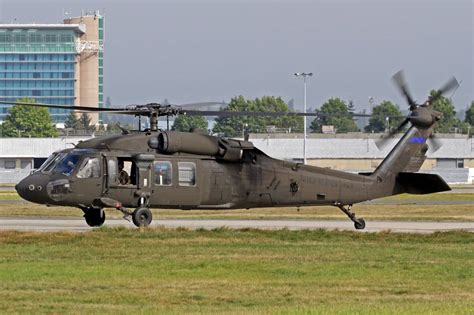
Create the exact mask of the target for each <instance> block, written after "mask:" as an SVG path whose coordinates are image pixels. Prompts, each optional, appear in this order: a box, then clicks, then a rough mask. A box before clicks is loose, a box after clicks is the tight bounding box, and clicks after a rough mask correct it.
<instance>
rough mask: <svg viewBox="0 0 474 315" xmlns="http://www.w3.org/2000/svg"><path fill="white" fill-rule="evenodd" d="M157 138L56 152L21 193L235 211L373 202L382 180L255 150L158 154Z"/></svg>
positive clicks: (78, 201) (104, 140) (57, 201)
mask: <svg viewBox="0 0 474 315" xmlns="http://www.w3.org/2000/svg"><path fill="white" fill-rule="evenodd" d="M156 136H157V133H153V132H152V133H137V134H129V135H115V136H109V137H100V138H94V139H91V140H88V141H84V142H81V143H79V144H78V145H77V146H76V148H74V149H68V150H64V151H60V152H55V153H54V154H53V155H52V156H51V157H50V158H49V159H48V160H47V161H46V162H45V164H44V165H43V166H42V167H41V168H40V169H39V170H37V171H36V172H35V173H33V174H31V175H30V176H28V177H27V178H25V179H24V180H23V181H21V182H20V183H19V184H18V185H17V190H18V192H19V194H20V195H21V196H22V197H23V198H25V199H27V200H29V201H32V202H36V203H41V204H50V205H64V206H76V207H77V206H78V207H88V206H91V205H94V204H96V203H97V200H98V199H100V198H109V199H112V200H117V201H119V202H120V203H121V204H123V205H124V206H127V207H137V206H138V205H140V204H143V203H146V204H147V205H148V206H149V207H155V208H178V209H234V208H255V207H274V206H305V205H334V204H353V203H357V202H361V201H365V200H368V199H371V194H370V191H371V189H373V188H374V187H375V185H377V182H376V180H375V179H374V178H373V177H370V176H363V175H358V174H350V173H344V172H339V171H335V170H330V169H324V168H319V167H314V166H307V165H302V164H297V163H291V162H287V161H281V160H276V159H273V158H271V157H269V156H267V155H266V154H264V153H263V152H261V151H260V150H258V149H256V148H253V149H251V150H249V152H246V153H245V154H244V155H243V156H242V158H241V159H240V160H239V161H236V162H235V161H234V162H229V161H223V160H219V159H218V158H216V157H214V156H203V155H194V154H187V153H180V152H178V153H174V154H160V153H158V152H157V150H154V149H152V148H150V147H149V146H148V143H149V140H150V138H153V137H156ZM250 151H251V152H250ZM124 172H125V173H126V175H125V177H128V178H126V180H125V179H124V176H122V175H123V173H124Z"/></svg>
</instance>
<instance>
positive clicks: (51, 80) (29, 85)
mask: <svg viewBox="0 0 474 315" xmlns="http://www.w3.org/2000/svg"><path fill="white" fill-rule="evenodd" d="M75 40H76V33H75V31H74V30H72V29H29V28H14V29H6V28H3V29H2V28H0V100H2V101H16V100H18V99H21V98H25V97H28V98H32V99H35V100H36V101H37V102H39V103H47V104H64V105H74V99H75V95H74V93H75V92H74V86H75V80H74V78H75V71H76V60H75V58H76V51H75ZM7 112H8V107H7V106H3V105H0V121H3V120H4V119H5V116H6V114H7ZM50 113H51V116H52V118H53V120H54V121H55V122H64V120H65V118H66V117H67V115H68V111H67V110H64V109H50Z"/></svg>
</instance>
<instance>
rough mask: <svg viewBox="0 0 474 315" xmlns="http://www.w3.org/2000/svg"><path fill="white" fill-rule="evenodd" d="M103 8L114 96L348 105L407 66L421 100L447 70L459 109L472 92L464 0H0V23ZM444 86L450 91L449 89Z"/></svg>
mask: <svg viewBox="0 0 474 315" xmlns="http://www.w3.org/2000/svg"><path fill="white" fill-rule="evenodd" d="M97 9H98V10H100V11H101V12H102V13H103V15H104V16H105V48H104V49H105V50H104V63H105V64H104V67H105V68H104V72H105V73H104V89H105V91H104V95H105V96H110V98H111V100H112V104H113V106H122V105H127V104H140V103H148V102H161V101H163V100H164V99H165V98H166V99H168V100H169V101H170V102H171V103H174V104H183V103H192V102H202V101H229V100H230V99H231V98H232V97H234V96H236V95H243V96H245V97H248V98H255V97H261V96H264V95H275V96H281V97H282V98H283V99H284V100H286V101H289V100H290V99H294V101H295V108H297V109H301V108H302V103H303V81H302V78H297V77H295V76H294V73H295V72H313V73H314V76H313V77H311V78H310V79H309V80H308V90H307V93H308V94H307V95H308V107H312V108H318V107H320V106H321V104H322V103H323V102H324V101H325V100H327V99H328V98H330V97H341V98H342V99H344V100H346V101H348V100H353V102H354V105H355V106H356V109H357V110H362V109H369V102H368V99H369V97H370V96H372V97H373V98H374V101H375V103H376V104H377V103H380V102H381V101H382V100H391V101H393V102H395V103H397V104H399V105H400V107H401V108H402V109H405V108H406V107H405V106H406V105H405V103H404V100H403V99H402V98H401V96H400V95H399V94H398V92H397V90H396V89H395V88H394V86H393V84H392V82H391V80H390V78H391V76H392V75H393V74H394V73H396V72H397V71H398V70H400V69H404V70H405V74H406V76H407V80H408V82H409V86H410V90H411V92H412V94H413V95H414V98H415V99H416V100H418V101H419V102H422V101H424V100H425V98H426V96H427V95H428V93H429V91H430V90H431V89H435V88H438V87H440V86H441V85H442V84H443V83H444V82H445V81H447V80H448V79H449V77H450V76H453V75H454V76H455V77H456V78H457V79H458V80H459V81H461V86H460V88H459V89H458V90H457V91H456V93H455V94H454V96H453V102H454V104H455V105H456V107H457V110H458V111H459V110H465V109H466V108H467V106H468V105H469V104H470V102H471V100H473V99H474V96H473V83H474V82H473V77H474V75H473V64H474V54H473V53H474V43H473V36H474V31H473V29H474V27H473V15H474V9H473V1H472V0H411V1H409V0H358V1H349V0H332V1H330V0H314V1H298V0H293V1H290V0H286V1H269V0H253V1H250V0H245V1H244V0H240V1H239V0H220V1H199V0H195V1H189V0H187V1H184V0H174V1H171V0H168V1H159V0H158V1H143V0H135V1H123V0H121V1H110V0H109V1H101V0H96V1H87V0H86V1H71V0H63V1H43V0H35V1H32V0H29V1H28V0H0V22H2V23H10V22H11V21H12V20H13V19H16V21H17V22H18V23H30V22H35V23H60V22H61V21H62V19H63V12H64V11H68V12H70V15H72V16H79V15H80V14H81V11H82V10H85V11H93V10H97ZM448 96H450V95H448Z"/></svg>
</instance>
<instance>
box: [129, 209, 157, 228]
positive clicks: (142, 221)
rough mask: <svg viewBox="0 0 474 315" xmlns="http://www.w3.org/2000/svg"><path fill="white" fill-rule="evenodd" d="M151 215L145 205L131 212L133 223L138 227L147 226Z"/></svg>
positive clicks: (151, 217)
mask: <svg viewBox="0 0 474 315" xmlns="http://www.w3.org/2000/svg"><path fill="white" fill-rule="evenodd" d="M152 219H153V216H152V214H151V211H150V209H148V208H145V207H140V208H137V209H135V211H133V213H132V220H133V224H135V225H136V226H138V227H142V226H149V225H150V223H151V220H152Z"/></svg>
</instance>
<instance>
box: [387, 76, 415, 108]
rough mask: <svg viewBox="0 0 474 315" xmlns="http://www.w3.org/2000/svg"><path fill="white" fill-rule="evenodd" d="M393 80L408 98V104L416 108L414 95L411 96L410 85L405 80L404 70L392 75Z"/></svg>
mask: <svg viewBox="0 0 474 315" xmlns="http://www.w3.org/2000/svg"><path fill="white" fill-rule="evenodd" d="M392 80H393V82H394V83H395V85H396V87H397V88H398V90H399V91H400V93H402V94H403V96H404V97H405V99H406V100H407V103H408V105H410V110H414V109H415V108H416V107H417V105H416V102H415V100H413V97H411V94H410V92H409V91H408V85H407V83H406V80H405V75H404V73H403V71H402V70H400V71H398V72H397V73H395V74H394V75H393V77H392Z"/></svg>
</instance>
